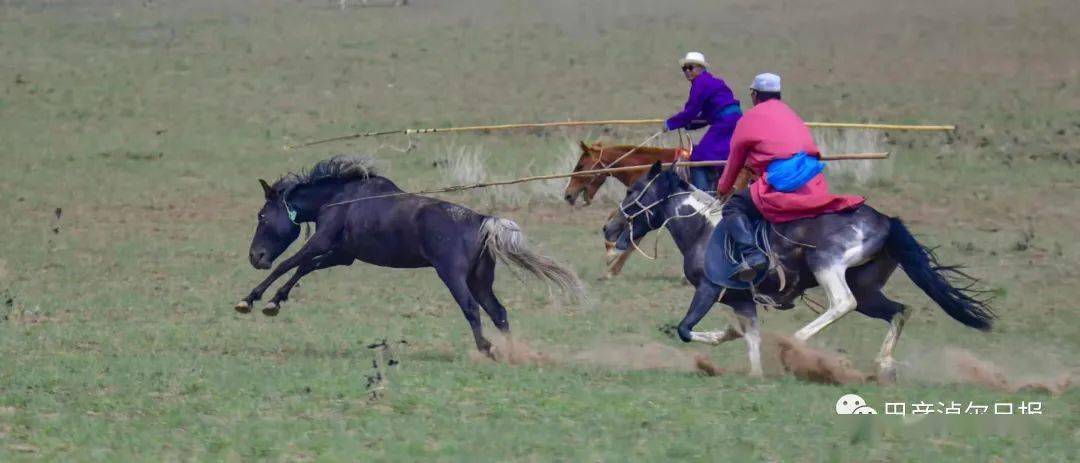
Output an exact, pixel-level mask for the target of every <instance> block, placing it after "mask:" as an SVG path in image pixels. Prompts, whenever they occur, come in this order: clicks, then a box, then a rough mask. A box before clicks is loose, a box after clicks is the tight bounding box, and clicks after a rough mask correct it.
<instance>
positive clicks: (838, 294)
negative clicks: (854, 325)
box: [795, 266, 856, 341]
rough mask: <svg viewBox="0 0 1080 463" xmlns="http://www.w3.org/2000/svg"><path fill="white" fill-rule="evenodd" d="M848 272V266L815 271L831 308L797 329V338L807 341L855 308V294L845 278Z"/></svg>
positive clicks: (815, 276) (815, 275)
mask: <svg viewBox="0 0 1080 463" xmlns="http://www.w3.org/2000/svg"><path fill="white" fill-rule="evenodd" d="M846 272H847V267H844V266H836V267H829V268H825V269H821V270H818V271H816V272H814V278H817V281H818V283H821V286H822V287H824V288H825V293H826V294H827V295H828V296H829V310H826V311H825V313H823V314H821V315H820V316H818V318H816V319H814V321H812V322H810V323H809V324H807V325H806V326H804V327H803V328H802V329H801V330H799V331H797V332H796V333H795V339H798V340H800V341H806V340H807V339H810V337H811V336H813V335H815V334H817V333H818V331H821V330H822V329H824V328H825V327H826V326H829V325H830V324H831V323H832V322H834V321H837V320H839V319H840V317H843V316H844V315H847V314H848V313H850V312H851V311H852V310H855V306H856V303H855V295H853V294H851V288H848V285H847V281H846V280H845V279H844V274H845V273H846Z"/></svg>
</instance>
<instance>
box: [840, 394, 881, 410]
mask: <svg viewBox="0 0 1080 463" xmlns="http://www.w3.org/2000/svg"><path fill="white" fill-rule="evenodd" d="M836 414H837V415H877V410H874V409H873V408H870V406H869V405H866V401H865V400H863V398H862V397H859V396H858V394H847V395H845V396H843V397H841V398H840V400H837V401H836Z"/></svg>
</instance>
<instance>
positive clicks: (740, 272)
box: [728, 252, 769, 283]
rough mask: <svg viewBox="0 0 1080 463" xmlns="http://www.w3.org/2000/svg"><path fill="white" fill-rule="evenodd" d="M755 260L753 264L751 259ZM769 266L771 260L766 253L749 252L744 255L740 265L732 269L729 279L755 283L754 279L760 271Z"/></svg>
mask: <svg viewBox="0 0 1080 463" xmlns="http://www.w3.org/2000/svg"><path fill="white" fill-rule="evenodd" d="M751 260H753V261H754V263H753V265H751V264H750V262H749V261H751ZM768 267H769V261H768V259H766V258H765V255H764V254H762V253H761V252H748V253H746V254H745V255H743V258H742V260H741V261H739V265H737V266H736V267H735V269H734V270H732V271H731V274H730V275H728V279H731V280H738V281H744V282H747V283H753V282H754V279H755V278H756V277H757V276H758V273H760V272H762V271H764V270H765V269H767V268H768Z"/></svg>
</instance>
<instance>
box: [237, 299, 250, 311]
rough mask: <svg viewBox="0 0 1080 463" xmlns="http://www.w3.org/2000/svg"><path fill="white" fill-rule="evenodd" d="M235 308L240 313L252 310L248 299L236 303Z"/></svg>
mask: <svg viewBox="0 0 1080 463" xmlns="http://www.w3.org/2000/svg"><path fill="white" fill-rule="evenodd" d="M233 308H234V309H236V311H237V312H240V313H249V312H251V304H248V301H240V302H237V303H236V305H235V306H233Z"/></svg>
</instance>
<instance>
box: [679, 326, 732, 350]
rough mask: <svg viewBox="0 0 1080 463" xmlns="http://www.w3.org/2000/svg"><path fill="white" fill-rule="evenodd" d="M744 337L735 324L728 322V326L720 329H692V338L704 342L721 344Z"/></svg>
mask: <svg viewBox="0 0 1080 463" xmlns="http://www.w3.org/2000/svg"><path fill="white" fill-rule="evenodd" d="M741 337H743V333H742V332H741V331H739V330H738V329H737V328H735V325H732V324H728V326H727V328H724V329H722V330H720V331H691V332H690V340H691V341H694V342H703V343H706V344H712V345H714V346H715V345H719V344H720V343H724V342H727V341H734V340H736V339H739V338H741Z"/></svg>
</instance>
